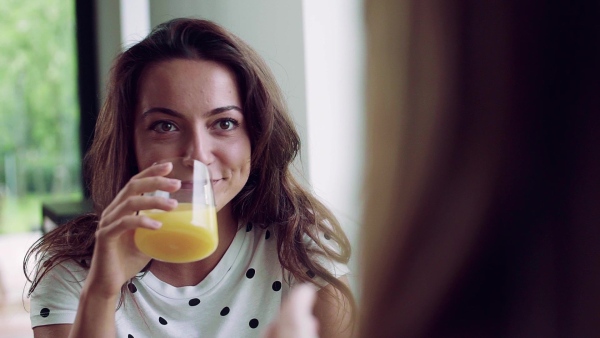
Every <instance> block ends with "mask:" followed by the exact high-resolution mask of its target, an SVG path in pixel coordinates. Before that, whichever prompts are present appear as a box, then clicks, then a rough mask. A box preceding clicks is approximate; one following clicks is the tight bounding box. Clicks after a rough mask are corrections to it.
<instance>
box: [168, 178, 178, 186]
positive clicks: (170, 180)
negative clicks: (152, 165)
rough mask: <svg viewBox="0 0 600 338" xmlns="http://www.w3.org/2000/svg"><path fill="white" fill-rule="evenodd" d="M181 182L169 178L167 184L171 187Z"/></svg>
mask: <svg viewBox="0 0 600 338" xmlns="http://www.w3.org/2000/svg"><path fill="white" fill-rule="evenodd" d="M180 182H181V180H178V179H176V178H169V183H170V184H172V185H178V184H179V183H180Z"/></svg>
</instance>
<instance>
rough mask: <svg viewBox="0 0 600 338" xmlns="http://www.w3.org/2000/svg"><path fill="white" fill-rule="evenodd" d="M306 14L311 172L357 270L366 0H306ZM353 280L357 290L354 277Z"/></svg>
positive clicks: (305, 46)
mask: <svg viewBox="0 0 600 338" xmlns="http://www.w3.org/2000/svg"><path fill="white" fill-rule="evenodd" d="M303 14H304V15H303V19H304V55H305V61H304V62H305V76H306V107H307V114H306V115H307V127H308V129H307V132H308V150H309V151H308V157H309V161H308V162H309V173H310V175H309V176H310V179H311V183H312V186H313V188H314V190H315V192H316V194H317V195H318V196H320V197H321V199H322V200H323V201H324V202H325V203H326V204H327V205H328V206H329V207H331V209H332V210H333V212H334V213H335V214H336V216H337V217H338V218H339V220H340V222H341V223H342V226H343V227H344V229H345V231H346V233H347V234H348V237H349V238H350V242H351V243H352V244H353V249H354V254H353V257H352V259H351V261H350V268H351V270H352V271H353V272H355V273H356V272H358V266H357V264H356V261H357V251H358V250H357V249H358V245H357V244H358V241H357V239H358V238H357V235H358V229H359V223H360V219H361V215H362V200H361V198H360V191H361V189H362V172H363V165H362V163H363V153H364V131H363V127H364V123H363V120H364V113H363V112H364V108H363V106H364V99H363V92H364V90H363V83H364V81H363V68H364V67H363V63H364V61H363V59H364V57H363V54H364V52H363V51H364V47H363V45H364V36H363V31H364V29H363V10H362V1H360V0H327V1H323V0H304V1H303ZM351 283H352V285H353V286H354V288H355V290H356V289H357V288H356V279H351Z"/></svg>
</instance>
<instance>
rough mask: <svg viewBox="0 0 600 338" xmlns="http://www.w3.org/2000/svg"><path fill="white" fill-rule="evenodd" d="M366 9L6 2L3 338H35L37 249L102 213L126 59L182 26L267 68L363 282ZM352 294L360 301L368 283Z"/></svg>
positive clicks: (303, 169)
mask: <svg viewBox="0 0 600 338" xmlns="http://www.w3.org/2000/svg"><path fill="white" fill-rule="evenodd" d="M362 6H363V4H362V1H360V0H328V1H320V0H285V1H280V0H177V1H166V0H96V1H90V0H87V1H84V0H28V1H17V0H2V6H1V7H0V51H1V52H0V105H1V107H2V108H1V109H0V323H2V325H1V326H0V338H4V337H11V338H15V337H32V336H33V335H32V333H31V329H30V328H29V314H28V312H27V311H28V300H27V298H26V289H25V277H24V275H23V272H22V260H23V256H24V254H25V251H26V250H27V248H28V247H29V246H30V245H31V244H33V242H34V241H35V240H36V239H38V238H39V236H40V235H41V234H42V233H43V232H45V231H48V230H50V229H52V228H53V227H55V226H57V224H60V223H62V222H64V221H65V220H67V219H69V218H71V217H73V216H75V215H77V214H78V213H82V212H85V211H87V210H89V208H90V206H89V203H87V200H86V197H87V191H86V187H85V182H84V181H83V179H82V176H81V159H82V156H83V154H84V153H85V152H86V150H87V148H88V146H89V141H90V140H91V138H92V137H93V128H94V123H95V119H96V115H97V111H98V109H99V106H100V104H101V102H102V99H103V97H104V85H105V81H106V78H107V74H108V71H109V69H110V65H111V62H112V60H113V58H114V56H115V55H116V54H117V53H119V52H120V51H122V50H123V49H124V48H126V47H127V46H129V45H131V44H132V43H135V42H136V41H138V40H139V39H141V38H143V37H144V36H145V35H146V34H147V33H148V32H149V31H150V29H151V27H153V26H155V25H157V24H159V23H161V22H164V21H166V20H169V19H172V18H175V17H197V18H204V19H209V20H212V21H215V22H217V23H218V24H220V25H223V26H224V27H226V28H227V29H229V30H231V31H232V32H233V33H235V34H236V35H238V36H239V37H241V38H242V39H244V40H245V41H246V42H248V43H249V44H250V45H251V46H252V47H254V48H255V49H256V50H257V51H258V52H259V54H261V55H262V56H263V57H264V58H265V60H266V61H267V63H268V64H269V66H270V67H271V69H272V70H273V72H274V73H275V76H276V78H277V80H278V82H279V84H280V86H281V87H282V89H283V92H284V94H285V95H286V97H287V101H288V105H289V108H290V111H291V113H292V115H293V118H294V121H295V123H296V126H297V128H298V130H299V132H300V135H301V140H302V153H301V156H300V158H299V159H298V161H297V162H296V168H297V174H298V176H299V177H300V178H301V179H302V180H303V182H305V183H307V184H310V185H311V186H312V188H313V189H314V191H315V192H316V194H317V195H318V196H320V197H321V199H322V200H323V201H324V202H325V203H326V204H327V205H328V206H329V207H331V208H332V210H333V211H334V212H335V213H336V215H337V216H338V217H339V219H340V221H341V223H342V226H343V227H344V229H345V230H346V232H347V234H348V236H349V237H350V240H351V242H352V243H353V244H354V248H355V253H354V254H353V259H352V261H351V264H350V265H351V269H352V270H353V271H357V267H356V242H357V238H356V237H357V230H358V223H359V220H360V217H361V208H360V206H361V191H360V189H361V184H362V181H361V180H362V171H363V164H362V163H363V150H364V130H363V125H364V108H363V106H364V97H363V89H364V88H363V87H362V86H363V83H364V81H363V75H364V74H363V69H364V66H363V64H364V27H363V8H362ZM355 274H356V273H355ZM351 283H352V286H353V288H354V290H356V289H357V286H356V279H351Z"/></svg>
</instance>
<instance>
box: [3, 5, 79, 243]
mask: <svg viewBox="0 0 600 338" xmlns="http://www.w3.org/2000/svg"><path fill="white" fill-rule="evenodd" d="M75 39H76V34H75V2H74V1H73V0H28V1H20V0H4V1H3V6H2V9H0V50H1V51H2V53H0V107H2V108H1V110H0V234H6V233H15V232H23V231H29V230H32V229H35V230H38V229H40V227H41V222H42V211H41V210H42V208H41V205H42V202H43V201H47V200H52V201H56V200H61V199H62V200H72V199H79V198H81V174H80V170H81V169H80V167H81V164H80V162H81V160H80V151H79V105H78V99H77V73H76V72H77V58H76V44H75Z"/></svg>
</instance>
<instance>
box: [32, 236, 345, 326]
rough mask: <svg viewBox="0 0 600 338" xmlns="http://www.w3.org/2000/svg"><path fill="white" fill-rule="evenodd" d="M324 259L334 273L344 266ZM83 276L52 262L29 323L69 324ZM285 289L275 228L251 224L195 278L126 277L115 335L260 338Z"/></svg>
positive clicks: (77, 268)
mask: <svg viewBox="0 0 600 338" xmlns="http://www.w3.org/2000/svg"><path fill="white" fill-rule="evenodd" d="M329 266H330V270H331V272H332V273H333V274H334V275H335V276H336V277H341V276H343V275H345V274H347V273H348V269H347V267H346V266H345V265H341V264H334V263H331V264H330V265H329ZM307 273H308V274H309V275H310V274H311V271H307ZM86 275H87V271H85V270H84V269H82V268H81V267H80V266H79V265H77V264H75V263H74V262H65V263H63V264H61V265H59V266H57V267H55V268H54V269H52V271H50V273H49V274H48V275H46V276H45V277H44V278H43V279H42V281H41V282H40V284H39V285H38V287H37V288H36V290H35V292H34V293H33V294H32V296H31V314H30V317H31V324H32V327H36V326H40V325H50V324H64V323H73V321H74V320H75V315H76V311H77V305H78V302H79V294H80V292H81V289H82V286H83V282H84V280H85V277H86ZM313 275H314V274H313ZM292 283H293V280H292ZM289 288H290V286H289V285H288V284H287V283H286V282H285V279H284V275H283V270H282V267H281V265H280V263H279V260H278V258H277V242H276V238H275V236H273V230H272V229H269V228H267V229H262V228H260V227H256V226H254V227H253V226H252V224H248V225H246V226H242V227H240V230H238V232H237V234H236V236H235V238H234V239H233V242H232V243H231V245H230V247H229V248H228V250H227V252H226V253H225V255H224V256H223V258H222V259H221V261H220V262H219V263H218V264H217V266H216V267H215V268H214V269H213V271H211V272H210V274H209V275H208V276H207V277H206V278H205V279H204V280H203V281H202V282H200V283H199V284H198V285H195V286H186V287H174V286H171V285H169V284H167V283H164V282H162V281H161V280H159V279H158V278H157V277H156V276H154V275H153V274H152V273H151V272H148V273H146V274H145V275H144V276H142V277H138V278H135V279H134V280H133V282H132V283H130V284H128V286H127V289H128V292H127V295H126V297H125V301H124V304H123V305H122V306H121V307H120V308H119V309H118V310H117V311H116V313H115V320H116V327H117V337H128V338H132V337H183V336H185V337H228V338H229V337H260V336H261V335H262V334H263V332H264V330H265V329H266V327H267V324H268V323H269V322H270V321H271V320H272V319H273V318H274V317H275V315H276V314H277V312H278V309H279V307H280V305H281V302H282V299H283V298H284V297H285V296H286V295H287V293H288V291H289Z"/></svg>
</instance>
